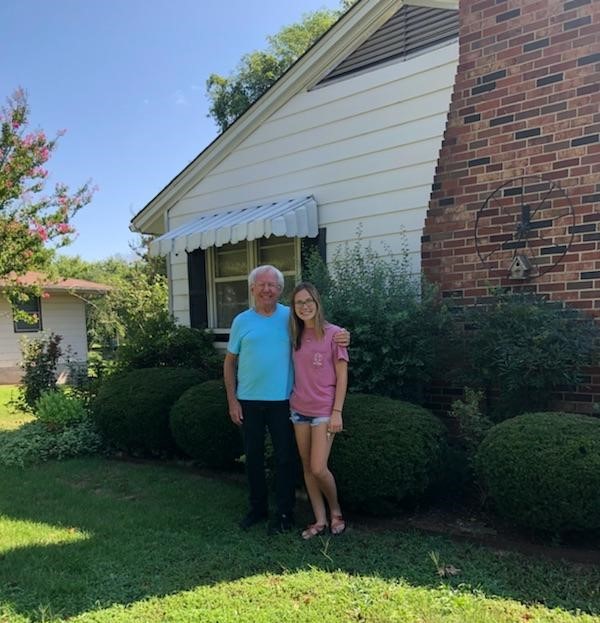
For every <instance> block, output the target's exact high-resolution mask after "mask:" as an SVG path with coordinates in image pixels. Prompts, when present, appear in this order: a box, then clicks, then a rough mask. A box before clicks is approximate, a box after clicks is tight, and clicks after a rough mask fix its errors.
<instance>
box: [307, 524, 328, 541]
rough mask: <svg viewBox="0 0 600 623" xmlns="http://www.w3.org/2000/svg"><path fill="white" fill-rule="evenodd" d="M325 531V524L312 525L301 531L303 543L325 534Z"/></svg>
mask: <svg viewBox="0 0 600 623" xmlns="http://www.w3.org/2000/svg"><path fill="white" fill-rule="evenodd" d="M326 530H327V524H326V523H321V524H319V523H313V524H310V525H309V526H307V527H306V529H305V530H302V538H303V539H304V540H305V541H308V540H309V539H312V538H313V537H316V536H321V535H322V534H325V531H326Z"/></svg>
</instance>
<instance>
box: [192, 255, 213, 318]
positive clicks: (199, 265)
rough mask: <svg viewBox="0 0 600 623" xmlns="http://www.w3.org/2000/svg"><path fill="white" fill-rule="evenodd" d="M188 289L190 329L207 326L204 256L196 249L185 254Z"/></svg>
mask: <svg viewBox="0 0 600 623" xmlns="http://www.w3.org/2000/svg"><path fill="white" fill-rule="evenodd" d="M187 264H188V288H189V297H190V327H193V328H194V329H205V328H206V327H207V326H208V299H207V296H206V254H205V252H204V250H203V249H196V250H195V251H192V252H191V253H190V252H188V254H187Z"/></svg>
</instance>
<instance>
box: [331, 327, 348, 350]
mask: <svg viewBox="0 0 600 623" xmlns="http://www.w3.org/2000/svg"><path fill="white" fill-rule="evenodd" d="M333 341H334V342H335V343H336V344H337V345H338V346H350V333H349V332H348V331H346V329H341V330H340V331H338V332H337V333H334V335H333Z"/></svg>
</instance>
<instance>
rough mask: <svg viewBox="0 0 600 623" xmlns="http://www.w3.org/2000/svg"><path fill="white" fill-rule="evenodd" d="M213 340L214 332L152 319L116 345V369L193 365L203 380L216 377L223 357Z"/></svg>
mask: <svg viewBox="0 0 600 623" xmlns="http://www.w3.org/2000/svg"><path fill="white" fill-rule="evenodd" d="M213 341H214V335H213V334H212V333H210V332H208V331H204V330H201V329H192V328H190V327H182V326H178V325H176V324H175V323H174V322H173V321H172V320H167V319H162V320H161V319H159V320H154V321H153V323H149V324H148V325H147V326H145V331H144V332H141V333H139V334H136V337H133V336H129V337H127V338H126V339H125V341H124V342H123V344H122V345H121V346H120V347H119V348H118V350H117V363H118V368H119V369H120V370H121V371H123V370H133V369H139V368H160V367H167V368H188V369H192V368H193V369H196V370H199V371H200V372H201V373H202V375H203V378H205V379H213V378H218V377H219V376H220V375H221V374H222V368H223V358H222V356H221V355H220V354H219V353H218V352H217V351H216V350H215V348H214V346H213Z"/></svg>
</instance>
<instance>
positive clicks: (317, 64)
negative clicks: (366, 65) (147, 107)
mask: <svg viewBox="0 0 600 623" xmlns="http://www.w3.org/2000/svg"><path fill="white" fill-rule="evenodd" d="M405 5H406V6H408V5H410V6H422V7H429V8H438V9H457V8H458V0H408V1H404V0H359V1H358V2H357V3H356V4H355V5H353V6H352V8H351V9H350V10H348V11H347V12H346V13H345V14H344V15H342V17H341V18H340V19H339V20H338V21H337V22H336V23H335V24H333V26H332V27H331V28H330V29H329V30H328V31H327V32H325V33H324V34H323V35H322V36H321V37H320V39H319V40H318V41H317V42H316V43H315V44H314V45H313V46H312V47H311V48H310V49H309V50H307V51H306V52H305V53H304V55H303V56H301V57H300V58H299V59H298V60H297V61H296V62H295V63H294V64H293V65H292V66H291V67H290V68H289V69H288V70H287V71H286V72H285V73H284V74H283V75H282V76H281V77H280V78H279V79H278V80H277V81H276V82H275V83H274V84H273V85H272V86H271V87H270V88H269V89H268V90H267V91H266V92H265V93H264V94H263V95H262V96H261V97H260V98H259V99H258V100H256V102H254V103H253V104H252V105H251V106H250V107H249V108H248V110H246V112H245V113H243V114H242V115H241V116H240V117H239V118H238V119H237V120H236V121H235V122H234V123H233V124H232V125H231V126H229V127H228V128H227V130H225V131H224V132H223V133H222V134H220V135H219V136H218V137H217V138H216V139H215V140H214V141H212V143H210V144H209V145H208V146H207V147H206V148H205V149H204V150H203V151H202V152H201V153H200V154H199V155H198V156H197V157H196V158H195V159H194V160H193V161H192V162H191V163H190V164H189V165H187V166H186V167H185V168H184V169H183V170H182V171H181V172H180V173H179V174H178V175H177V176H176V177H175V178H173V179H172V180H171V181H170V182H169V183H168V184H167V185H166V186H165V187H164V188H163V190H161V191H160V192H159V193H158V194H157V195H156V196H155V197H154V198H153V199H151V200H150V201H149V202H148V203H147V204H146V206H145V207H144V208H142V210H140V211H139V212H138V213H137V214H136V215H135V216H134V217H133V219H132V220H131V225H130V228H131V229H132V230H134V231H140V232H144V233H150V234H162V233H164V222H163V218H162V216H163V214H164V212H165V211H166V210H168V209H169V208H171V207H172V206H173V205H175V203H177V201H178V200H179V199H181V197H183V196H184V195H185V194H186V193H187V192H188V191H189V190H190V189H191V188H193V187H194V186H195V185H196V184H198V183H199V182H200V181H201V180H202V179H203V178H204V177H205V176H206V175H207V174H208V173H209V172H210V171H211V170H212V169H213V168H214V167H215V166H217V165H218V164H219V163H220V162H221V161H222V160H223V159H225V158H226V157H227V156H228V155H229V154H230V153H231V152H232V151H233V150H234V149H235V148H236V147H237V146H238V145H239V144H240V143H242V141H244V140H245V139H246V138H247V137H248V136H250V135H251V134H252V132H254V131H255V130H256V128H258V127H259V126H260V125H261V124H262V123H263V122H264V121H265V120H267V119H268V118H269V117H270V116H271V115H272V114H273V113H274V112H275V111H277V110H278V109H279V108H281V107H282V106H283V105H284V104H286V103H287V102H288V101H289V100H290V99H291V98H292V97H294V96H295V95H296V94H298V93H300V92H302V91H303V90H305V89H308V88H310V87H312V86H314V85H315V84H317V83H318V82H319V80H321V79H322V78H323V77H325V76H327V74H328V73H329V72H331V71H332V70H333V69H334V68H335V67H336V66H337V65H339V64H340V63H341V62H342V61H343V60H344V59H345V58H347V57H348V56H349V55H350V54H352V52H353V51H354V50H356V49H357V47H359V46H360V45H361V44H362V43H364V42H365V41H366V40H367V39H368V38H369V37H370V36H371V35H372V34H373V33H374V32H375V31H376V30H377V29H378V28H379V27H380V26H382V25H383V24H385V22H386V21H387V20H389V19H390V18H391V17H392V16H393V15H394V14H395V13H396V12H397V11H398V10H399V9H400V8H402V7H403V6H405Z"/></svg>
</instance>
